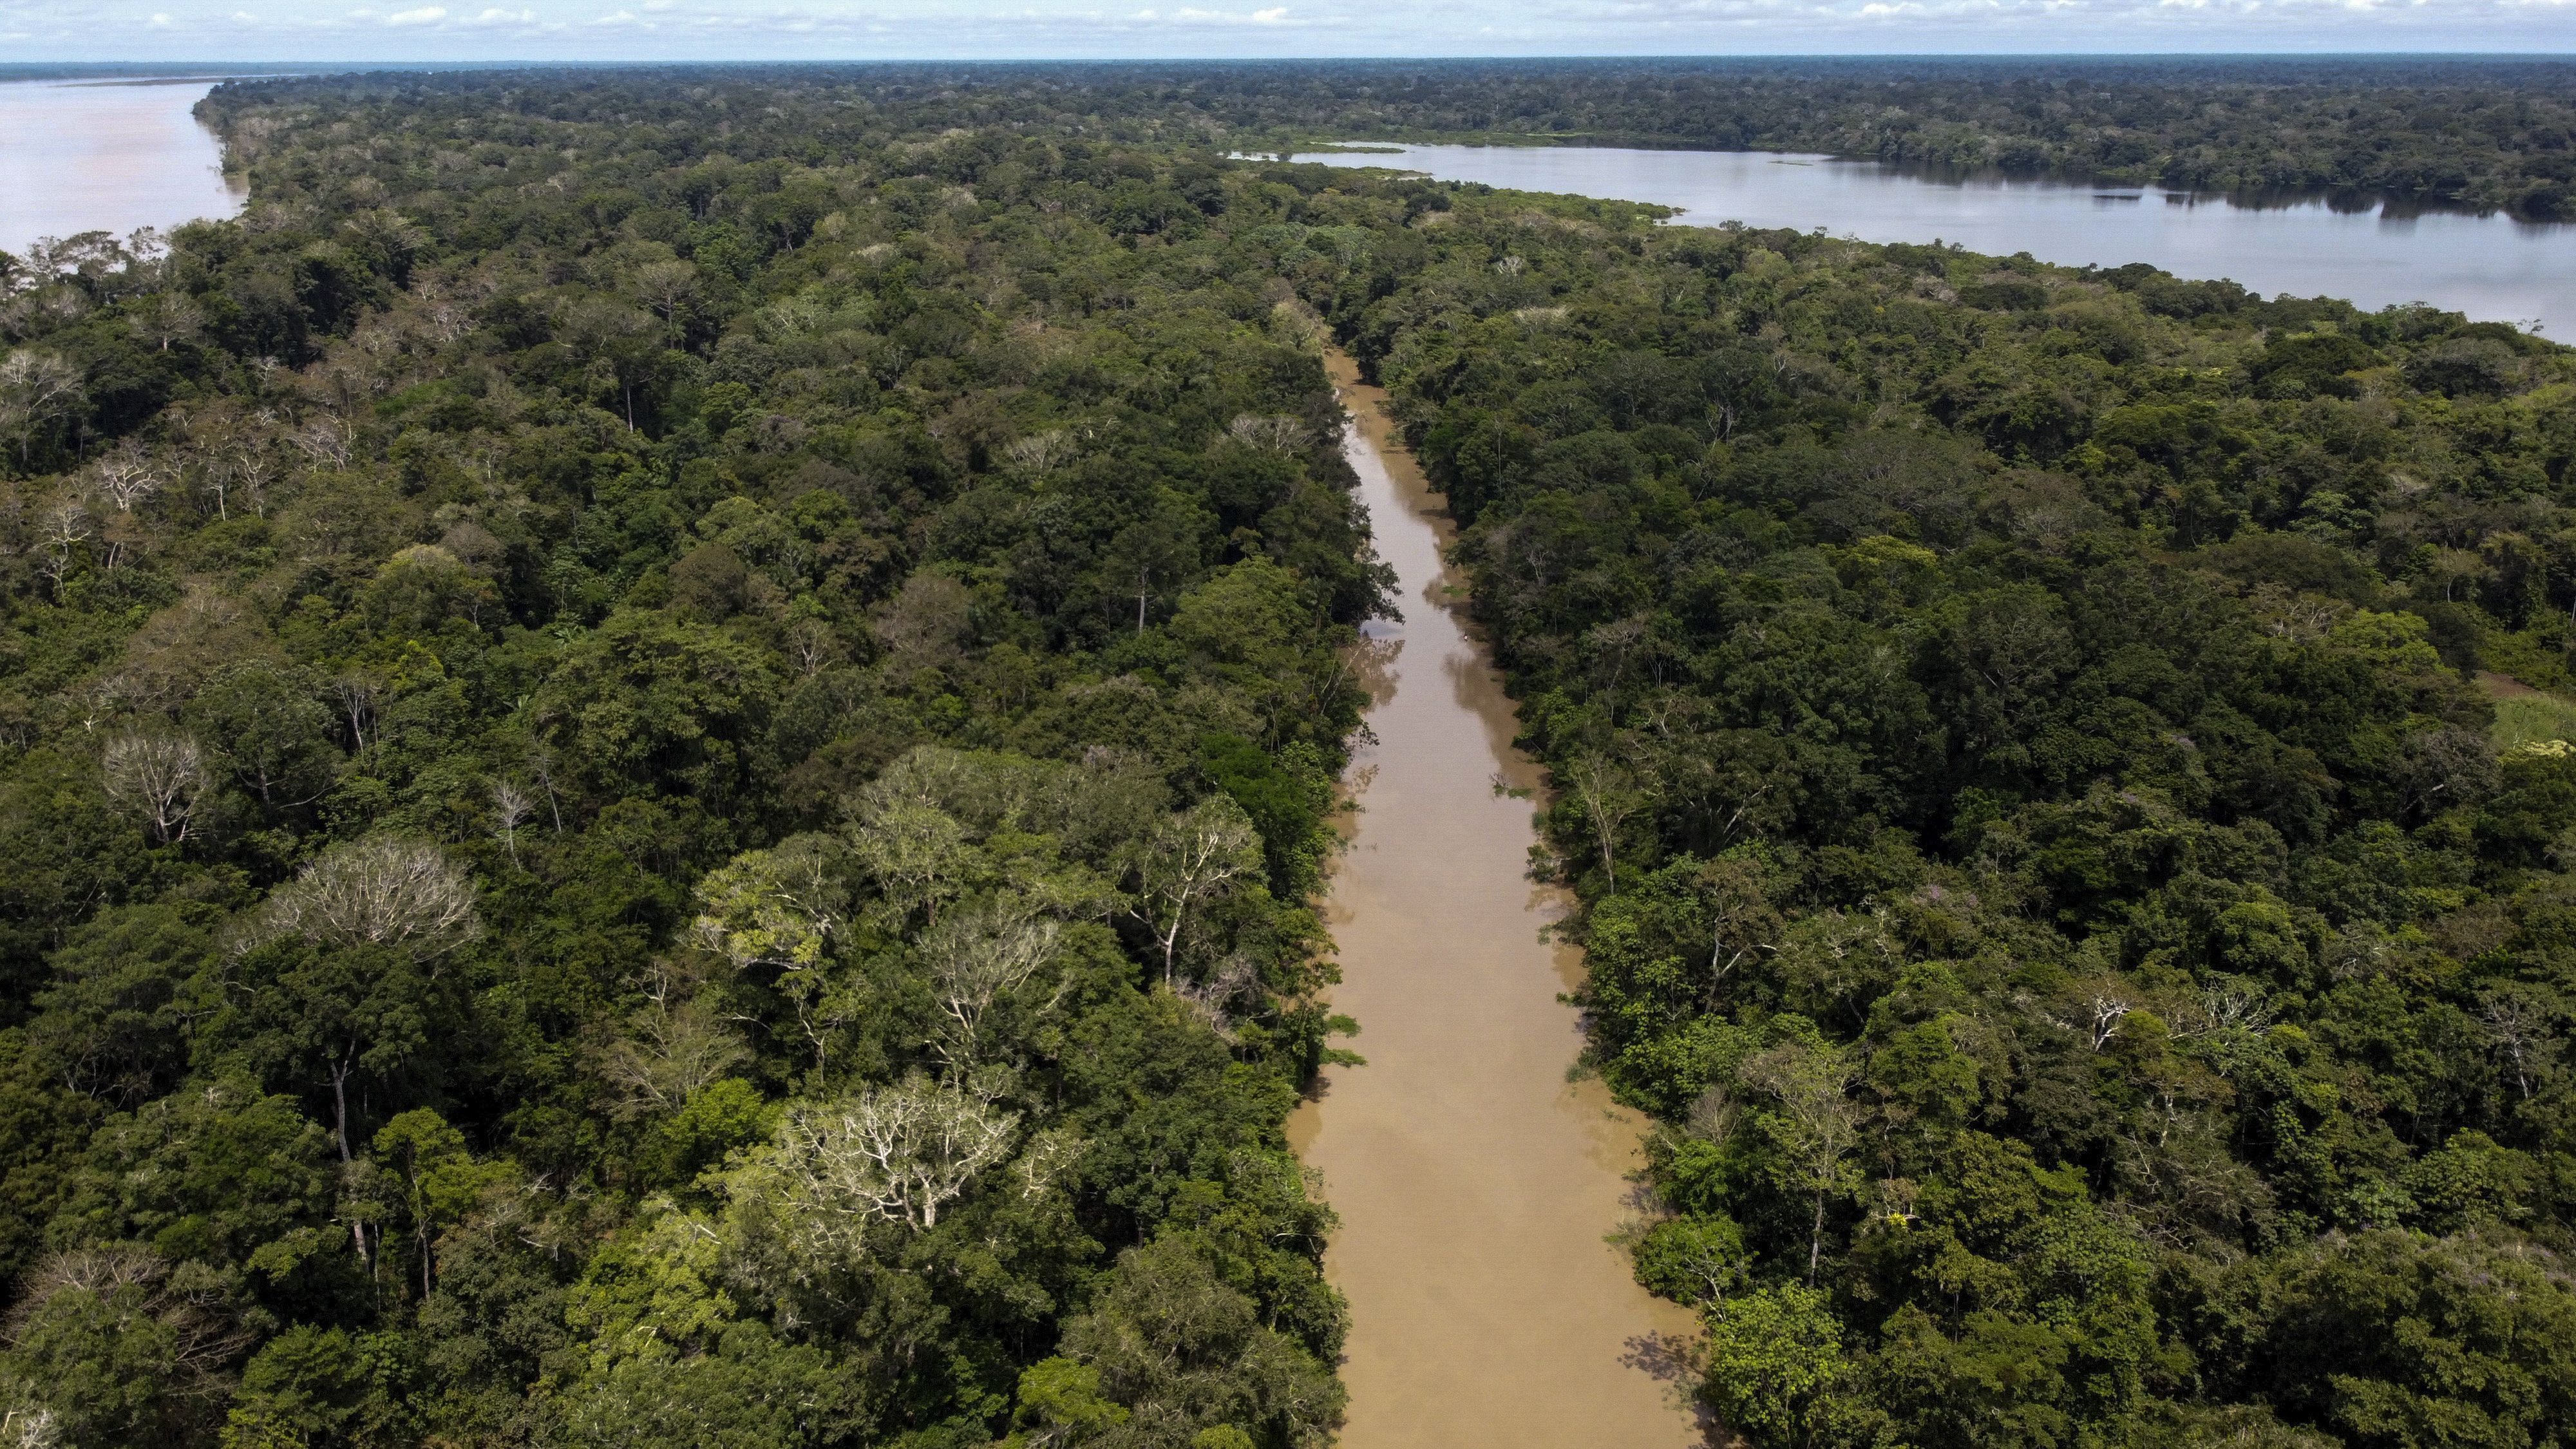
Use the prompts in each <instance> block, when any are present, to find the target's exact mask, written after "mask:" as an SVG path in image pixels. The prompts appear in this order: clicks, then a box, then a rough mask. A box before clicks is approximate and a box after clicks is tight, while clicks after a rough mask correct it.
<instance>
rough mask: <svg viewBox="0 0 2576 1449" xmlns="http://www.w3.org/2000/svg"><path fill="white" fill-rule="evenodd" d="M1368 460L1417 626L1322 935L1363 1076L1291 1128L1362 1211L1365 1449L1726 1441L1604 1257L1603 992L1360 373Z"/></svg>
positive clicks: (1358, 1297) (1374, 501) (1358, 1312)
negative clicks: (1587, 970) (1558, 941)
mask: <svg viewBox="0 0 2576 1449" xmlns="http://www.w3.org/2000/svg"><path fill="white" fill-rule="evenodd" d="M1329 360H1330V364H1331V366H1332V369H1333V380H1334V382H1335V384H1336V386H1337V387H1338V388H1339V389H1340V391H1341V394H1342V398H1343V401H1344V403H1345V404H1346V405H1347V406H1348V407H1349V408H1350V410H1351V412H1352V413H1353V414H1355V415H1356V416H1357V418H1358V420H1359V424H1360V426H1359V427H1358V428H1355V429H1353V430H1352V432H1351V434H1350V437H1349V440H1348V443H1347V449H1348V452H1349V456H1350V460H1351V464H1352V466H1353V467H1354V468H1355V469H1357V470H1358V473H1359V477H1360V487H1361V495H1362V497H1363V499H1364V500H1365V501H1366V503H1367V504H1368V510H1369V518H1370V521H1371V524H1372V526H1373V527H1374V528H1375V530H1376V536H1377V546H1378V549H1379V551H1380V553H1381V554H1382V555H1383V556H1384V557H1385V559H1386V560H1387V562H1389V563H1391V564H1393V565H1394V566H1395V570H1396V575H1397V578H1398V581H1399V582H1398V590H1397V594H1398V598H1399V599H1400V601H1401V602H1402V604H1403V607H1404V614H1405V619H1404V622H1403V623H1402V624H1396V625H1385V624H1380V625H1373V626H1371V632H1372V635H1373V638H1374V644H1373V646H1371V647H1369V648H1365V649H1364V650H1363V659H1364V662H1366V663H1368V664H1369V665H1370V669H1369V673H1368V676H1367V678H1368V682H1369V684H1370V686H1371V692H1372V695H1373V697H1374V702H1373V704H1372V705H1371V707H1370V709H1369V714H1368V721H1369V726H1370V728H1371V730H1372V731H1373V732H1374V734H1375V736H1376V738H1375V739H1374V740H1373V741H1369V742H1365V743H1363V744H1362V745H1361V747H1360V749H1359V752H1358V755H1357V758H1356V759H1355V760H1354V762H1353V768H1352V773H1351V783H1352V788H1353V792H1354V794H1355V795H1356V796H1357V798H1358V802H1359V807H1360V808H1359V813H1358V815H1357V817H1356V823H1355V826H1354V828H1353V834H1352V837H1351V841H1350V850H1349V852H1348V853H1347V854H1345V855H1344V856H1343V857H1342V858H1341V861H1340V863H1339V866H1338V868H1337V869H1336V870H1335V872H1334V876H1333V882H1332V889H1331V893H1330V896H1329V898H1328V900H1327V903H1326V905H1327V919H1328V920H1329V921H1330V923H1331V926H1332V930H1333V938H1334V940H1335V942H1336V943H1337V944H1338V946H1339V947H1340V956H1341V961H1342V984H1341V985H1340V986H1338V987H1336V988H1334V991H1333V1005H1334V1007H1335V1009H1336V1010H1340V1011H1346V1012H1349V1013H1351V1014H1352V1015H1353V1016H1356V1017H1358V1018H1359V1021H1360V1026H1361V1035H1360V1039H1359V1042H1358V1046H1359V1048H1360V1050H1361V1051H1362V1053H1364V1054H1365V1055H1366V1056H1367V1058H1368V1065H1366V1066H1364V1067H1337V1068H1334V1069H1333V1070H1332V1071H1331V1072H1330V1073H1329V1075H1328V1077H1327V1079H1326V1084H1325V1091H1324V1093H1323V1095H1322V1097H1321V1099H1320V1100H1319V1101H1317V1102H1314V1103H1311V1104H1309V1105H1307V1106H1306V1107H1304V1108H1301V1109H1300V1111H1299V1113H1298V1115H1297V1116H1296V1117H1295V1118H1294V1119H1293V1120H1292V1121H1291V1122H1290V1124H1289V1138H1290V1141H1291V1142H1292V1143H1293V1144H1294V1145H1295V1146H1296V1147H1297V1149H1298V1152H1299V1153H1300V1154H1301V1155H1302V1156H1303V1157H1304V1158H1305V1160H1306V1161H1307V1162H1308V1163H1309V1164H1311V1165H1313V1166H1314V1167H1316V1168H1317V1169H1319V1170H1320V1171H1321V1172H1322V1173H1323V1178H1324V1197H1325V1200H1326V1201H1328V1202H1330V1203H1331V1204H1332V1205H1333V1208H1334V1210H1335V1211H1336V1212H1338V1213H1340V1214H1341V1218H1342V1227H1341V1230H1340V1231H1339V1232H1337V1233H1335V1234H1334V1236H1333V1240H1332V1245H1331V1248H1330V1249H1329V1250H1328V1252H1327V1253H1326V1256H1325V1260H1324V1267H1325V1271H1326V1272H1327V1273H1328V1274H1329V1275H1330V1276H1331V1278H1332V1281H1333V1283H1334V1284H1335V1285H1336V1286H1337V1287H1339V1288H1340V1289H1341V1290H1342V1292H1344V1293H1345V1294H1347V1295H1349V1298H1350V1303H1351V1337H1350V1344H1349V1347H1348V1349H1347V1351H1346V1353H1345V1356H1344V1360H1343V1364H1342V1374H1343V1379H1344V1381H1345V1382H1346V1383H1347V1384H1348V1385H1349V1386H1350V1392H1351V1407H1350V1420H1349V1423H1348V1425H1347V1427H1346V1428H1345V1430H1344V1432H1343V1435H1342V1439H1341V1445H1342V1449H1460V1446H1470V1445H1472V1446H1475V1449H1596V1446H1597V1449H1683V1446H1686V1445H1696V1444H1702V1443H1705V1442H1708V1441H1707V1439H1706V1437H1705V1436H1706V1430H1705V1429H1704V1428H1703V1427H1702V1426H1700V1425H1699V1424H1698V1423H1697V1422H1696V1421H1695V1420H1694V1418H1693V1416H1692V1415H1691V1414H1690V1413H1689V1412H1688V1411H1687V1410H1686V1409H1685V1408H1684V1407H1683V1403H1682V1399H1681V1397H1680V1395H1679V1394H1678V1393H1677V1392H1676V1385H1675V1381H1676V1378H1677V1375H1676V1373H1675V1369H1676V1367H1677V1365H1678V1361H1679V1357H1680V1355H1679V1353H1678V1351H1677V1350H1678V1348H1679V1346H1680V1345H1683V1344H1686V1343H1688V1342H1689V1341H1691V1340H1692V1339H1695V1338H1696V1337H1697V1324H1696V1321H1695V1320H1694V1319H1693V1317H1692V1315H1691V1314H1690V1313H1689V1312H1688V1311H1687V1310H1685V1309H1683V1308H1680V1307H1678V1306H1676V1305H1674V1304H1671V1303H1665V1302H1660V1301H1658V1300H1656V1299H1654V1298H1652V1297H1650V1296H1649V1295H1648V1294H1647V1293H1646V1292H1645V1290H1644V1289H1641V1288H1639V1287H1638V1286H1637V1284H1636V1282H1635V1280H1634V1279H1633V1278H1631V1277H1630V1276H1629V1272H1628V1264H1627V1260H1626V1256H1625V1255H1624V1254H1622V1253H1620V1252H1618V1251H1617V1250H1615V1249H1614V1248H1612V1247H1611V1246H1610V1245H1609V1244H1608V1243H1605V1242H1604V1241H1603V1240H1602V1239H1603V1237H1604V1235H1606V1234H1608V1233H1610V1232H1612V1231H1613V1230H1614V1229H1616V1228H1617V1227H1618V1226H1619V1225H1620V1223H1621V1222H1622V1221H1623V1220H1625V1219H1627V1218H1629V1217H1630V1216H1632V1215H1633V1214H1632V1210H1631V1208H1630V1207H1629V1205H1628V1193H1629V1184H1628V1181H1627V1174H1628V1173H1630V1172H1632V1171H1634V1170H1635V1169H1636V1168H1637V1167H1638V1166H1639V1165H1640V1159H1641V1154H1640V1152H1639V1147H1638V1140H1639V1134H1640V1132H1641V1131H1642V1129H1643V1126H1644V1124H1643V1122H1642V1121H1641V1119H1639V1118H1638V1117H1637V1116H1636V1115H1635V1114H1633V1113H1629V1112H1624V1111H1621V1110H1620V1109H1618V1108H1617V1107H1615V1106H1614V1105H1613V1104H1612V1102H1611V1101H1610V1096H1609V1093H1608V1092H1607V1091H1606V1090H1604V1089H1603V1087H1602V1086H1601V1084H1600V1083H1599V1082H1598V1081H1585V1082H1580V1083H1569V1082H1567V1081H1566V1068H1567V1067H1569V1066H1571V1065H1572V1064H1573V1062H1574V1058H1575V1053H1576V1051H1577V1050H1578V1049H1579V1048H1580V1047H1581V1045H1582V1039H1581V1035H1580V1033H1579V1029H1578V1026H1577V1022H1576V1019H1575V1014H1574V1011H1573V1010H1572V1008H1570V1007H1568V1006H1566V1005H1565V1004H1563V1003H1562V1002H1560V1001H1559V1000H1558V999H1557V995H1558V993H1559V992H1562V991H1565V990H1567V989H1569V988H1570V987H1572V986H1573V985H1574V984H1575V983H1576V981H1577V980H1578V979H1579V977H1580V973H1581V970H1582V964H1581V959H1580V957H1579V955H1578V954H1577V953H1576V952H1574V951H1573V950H1571V949H1570V948H1562V947H1557V946H1552V945H1549V944H1548V943H1546V942H1543V941H1541V940H1540V939H1539V934H1538V933H1539V928H1540V927H1541V926H1542V925H1543V924H1545V923H1546V922H1547V921H1549V920H1551V919H1553V918H1554V917H1555V916H1556V914H1558V913H1559V912H1560V911H1561V910H1562V909H1563V907H1564V898H1563V897H1562V895H1561V894H1560V893H1558V892H1556V891H1554V890H1551V889H1542V888H1537V887H1533V886H1532V885H1531V884H1530V882H1529V879H1528V876H1527V874H1526V872H1527V870H1528V867H1529V860H1528V854H1527V852H1528V849H1529V845H1530V842H1531V840H1532V838H1533V837H1532V833H1531V823H1530V813H1531V806H1530V802H1529V801H1528V800H1527V799H1515V798H1513V797H1512V796H1511V795H1509V794H1505V793H1501V792H1498V791H1497V790H1496V789H1495V786H1496V784H1497V783H1501V784H1504V785H1508V786H1510V787H1512V788H1514V789H1526V788H1530V787H1534V786H1536V785H1537V784H1538V783H1539V772H1538V770H1537V768H1536V767H1535V766H1534V765H1532V764H1531V763H1530V761H1529V760H1528V759H1526V758H1525V757H1523V756H1522V755H1521V754H1520V752H1519V751H1517V750H1514V749H1513V748H1512V744H1511V742H1512V736H1513V734H1514V733H1515V731H1514V728H1513V723H1512V706H1511V701H1510V700H1508V699H1507V698H1505V697H1504V695H1503V690H1502V684H1501V681H1500V680H1499V679H1497V678H1496V677H1495V674H1494V671H1493V669H1492V667H1491V665H1490V664H1489V663H1488V662H1487V660H1486V658H1485V655H1484V651H1483V650H1482V649H1481V648H1480V647H1479V646H1478V645H1477V643H1476V642H1475V641H1474V640H1473V639H1471V638H1470V637H1469V636H1468V635H1467V633H1466V631H1465V630H1464V629H1463V628H1462V627H1461V625H1460V621H1459V619H1458V616H1457V615H1456V614H1455V613H1454V612H1452V610H1453V606H1454V604H1455V602H1456V594H1455V590H1456V589H1457V588H1458V587H1460V583H1461V581H1460V580H1458V579H1457V578H1455V577H1454V576H1453V575H1451V574H1450V573H1449V572H1448V571H1447V570H1446V569H1445V568H1444V566H1443V564H1442V562H1441V546H1442V544H1443V543H1444V542H1445V541H1446V524H1445V522H1444V521H1443V520H1442V519H1441V517H1440V516H1439V515H1438V514H1437V513H1436V512H1435V510H1436V508H1437V506H1438V500H1437V499H1436V498H1435V497H1434V496H1433V495H1432V494H1431V493H1430V492H1429V490H1428V489H1427V488H1426V487H1425V486H1424V484H1423V480H1422V475H1421V473H1420V471H1419V470H1418V469H1416V468H1415V467H1414V466H1413V463H1412V460H1411V459H1410V457H1408V456H1407V455H1406V454H1405V453H1404V452H1403V451H1402V450H1401V449H1399V448H1396V447H1394V446H1393V445H1392V444H1391V442H1390V440H1389V439H1388V436H1387V427H1386V418H1385V415H1384V413H1382V412H1381V411H1380V410H1379V408H1378V403H1379V401H1380V400H1381V399H1383V398H1384V396H1385V394H1383V393H1381V392H1379V391H1378V390H1377V389H1375V388H1371V387H1363V386H1360V385H1359V383H1358V380H1357V369H1356V368H1355V367H1353V366H1352V365H1351V363H1350V360H1349V359H1348V358H1346V357H1342V356H1339V355H1334V356H1332V357H1331V358H1330V359H1329Z"/></svg>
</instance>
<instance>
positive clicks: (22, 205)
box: [0, 78, 242, 252]
mask: <svg viewBox="0 0 2576 1449" xmlns="http://www.w3.org/2000/svg"><path fill="white" fill-rule="evenodd" d="M214 84H215V83H214V82H213V81H211V80H206V79H202V78H200V79H191V80H184V81H134V80H112V81H96V80H88V81H58V80H53V81H10V82H6V83H0V251H11V252H24V251H25V250H26V249H27V244H28V243H29V242H32V241H35V240H36V239H37V238H39V237H49V236H52V237H63V236H71V235H73V234H75V233H78V232H84V231H108V232H114V233H116V234H117V235H118V236H123V235H125V234H126V233H127V232H130V231H132V230H134V229H135V228H136V227H138V226H157V227H160V228H163V229H164V230H167V229H168V228H170V227H174V226H177V225H179V224H180V223H182V222H188V221H194V220H196V219H198V218H199V217H207V216H230V215H232V214H233V213H234V212H236V211H239V210H240V209H241V204H242V193H241V192H240V191H239V190H237V189H235V188H234V187H232V186H230V185H228V184H227V183H226V181H225V178H224V173H223V159H224V157H223V147H222V146H221V145H220V144H219V143H218V142H217V141H216V140H215V133H214V132H212V131H209V130H207V129H206V128H205V127H204V126H201V125H199V124H198V123H197V119H196V117H194V116H192V115H190V114H188V112H189V111H190V110H191V109H193V108H194V107H195V106H196V104H197V102H199V101H201V100H204V99H205V96H206V92H207V91H209V90H212V89H214Z"/></svg>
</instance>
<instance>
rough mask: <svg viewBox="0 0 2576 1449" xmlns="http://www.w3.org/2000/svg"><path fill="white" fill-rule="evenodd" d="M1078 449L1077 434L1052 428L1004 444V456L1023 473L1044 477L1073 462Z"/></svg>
mask: <svg viewBox="0 0 2576 1449" xmlns="http://www.w3.org/2000/svg"><path fill="white" fill-rule="evenodd" d="M1077 451H1078V449H1077V447H1076V445H1075V442H1074V437H1073V434H1071V433H1069V432H1067V431H1065V430H1064V429H1062V428H1049V429H1047V430H1046V431H1045V432H1043V433H1031V434H1029V435H1028V436H1027V437H1025V438H1015V439H1013V440H1011V441H1010V442H1009V443H1007V444H1005V445H1003V448H1002V457H1003V458H1004V460H1006V461H1007V462H1009V463H1010V465H1011V466H1012V467H1014V468H1017V469H1019V470H1020V471H1021V472H1023V473H1026V474H1028V475H1029V476H1031V477H1033V478H1043V477H1045V476H1046V475H1048V474H1049V473H1052V472H1054V471H1055V470H1056V469H1058V468H1061V467H1063V466H1064V465H1065V464H1066V463H1068V462H1071V461H1072V459H1073V455H1074V453H1075V452H1077Z"/></svg>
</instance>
